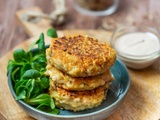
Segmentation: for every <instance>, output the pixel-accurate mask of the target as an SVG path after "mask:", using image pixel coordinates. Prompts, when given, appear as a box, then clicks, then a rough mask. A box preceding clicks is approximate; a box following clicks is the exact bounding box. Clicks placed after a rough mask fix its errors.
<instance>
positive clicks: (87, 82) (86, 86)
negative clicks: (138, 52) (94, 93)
mask: <svg viewBox="0 0 160 120" xmlns="http://www.w3.org/2000/svg"><path fill="white" fill-rule="evenodd" d="M46 68H47V72H46V74H47V75H48V76H50V80H51V81H53V82H54V84H55V85H56V86H58V87H61V88H63V89H66V90H74V91H84V90H92V89H94V88H97V87H99V86H103V85H104V84H105V83H106V82H111V81H112V80H113V77H112V75H111V73H110V70H108V71H107V72H105V73H103V74H101V75H97V76H91V77H71V76H69V75H67V74H65V73H63V72H62V71H61V70H58V69H56V68H55V67H53V66H51V65H50V64H48V65H47V67H46Z"/></svg>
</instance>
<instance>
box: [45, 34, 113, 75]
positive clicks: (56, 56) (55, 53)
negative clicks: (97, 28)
mask: <svg viewBox="0 0 160 120" xmlns="http://www.w3.org/2000/svg"><path fill="white" fill-rule="evenodd" d="M46 54H47V60H48V62H49V63H50V64H51V65H53V66H54V67H56V68H57V69H60V70H62V71H63V72H64V73H66V74H68V75H70V76H72V77H88V76H95V75H100V74H102V73H104V72H106V71H107V70H109V68H110V67H111V66H112V65H113V64H114V62H115V60H116V53H115V51H114V50H113V49H112V48H111V47H110V45H108V44H107V43H100V42H98V40H97V39H94V38H92V37H88V36H82V35H77V36H64V37H59V38H53V39H52V42H51V45H50V47H49V48H48V49H47V50H46Z"/></svg>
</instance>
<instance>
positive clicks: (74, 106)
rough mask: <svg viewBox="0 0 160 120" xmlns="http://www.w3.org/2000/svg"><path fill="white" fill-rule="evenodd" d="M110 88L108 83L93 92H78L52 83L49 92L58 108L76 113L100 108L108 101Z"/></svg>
mask: <svg viewBox="0 0 160 120" xmlns="http://www.w3.org/2000/svg"><path fill="white" fill-rule="evenodd" d="M109 86H110V83H109V82H108V83H106V84H105V85H104V86H101V87H98V88H96V89H93V90H88V91H79V92H77V91H69V90H65V89H63V88H60V87H57V86H55V85H54V83H53V81H51V82H50V89H49V90H50V96H51V97H53V98H54V101H55V104H56V106H57V107H59V108H62V109H66V110H73V111H75V112H76V111H81V110H85V109H89V108H93V107H97V106H99V105H100V104H101V103H102V101H103V100H105V99H106V94H107V91H108V89H109Z"/></svg>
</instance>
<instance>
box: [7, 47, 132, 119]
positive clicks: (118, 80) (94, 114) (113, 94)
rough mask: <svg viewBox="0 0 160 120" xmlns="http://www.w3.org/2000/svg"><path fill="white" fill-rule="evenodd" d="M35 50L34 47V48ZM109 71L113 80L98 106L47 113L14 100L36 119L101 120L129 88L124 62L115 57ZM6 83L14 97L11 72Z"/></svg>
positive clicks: (112, 109) (118, 102)
mask: <svg viewBox="0 0 160 120" xmlns="http://www.w3.org/2000/svg"><path fill="white" fill-rule="evenodd" d="M35 50H36V49H35ZM110 70H111V73H112V75H113V77H114V80H113V81H112V83H111V88H110V90H109V91H108V93H107V98H106V100H104V101H103V102H102V104H101V105H100V106H98V107H95V108H92V109H87V110H83V111H80V112H73V111H68V110H60V114H58V115H53V114H49V113H45V112H42V111H40V110H37V109H35V108H34V107H32V106H30V105H28V104H26V103H25V102H24V101H22V100H15V101H16V102H17V103H18V105H19V106H20V107H21V108H23V109H24V111H25V112H27V113H28V114H29V115H31V116H32V117H34V118H36V119H43V120H68V119H69V120H98V119H99V120H101V119H105V118H106V117H108V116H109V115H111V114H112V113H113V112H115V111H116V110H117V108H118V107H119V106H120V105H121V103H122V102H123V101H124V98H125V96H126V94H127V92H128V90H129V86H130V76H129V73H128V70H127V68H126V66H125V65H124V63H123V62H122V61H121V60H119V59H116V62H115V63H114V66H113V67H111V69H110ZM8 85H9V88H10V91H11V93H12V95H13V97H14V98H16V94H15V92H14V89H13V84H12V81H11V72H9V75H8Z"/></svg>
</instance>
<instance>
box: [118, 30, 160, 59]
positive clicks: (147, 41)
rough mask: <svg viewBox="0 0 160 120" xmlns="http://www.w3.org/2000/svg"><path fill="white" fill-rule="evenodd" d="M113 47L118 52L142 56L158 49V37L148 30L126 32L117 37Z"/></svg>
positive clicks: (159, 48)
mask: <svg viewBox="0 0 160 120" xmlns="http://www.w3.org/2000/svg"><path fill="white" fill-rule="evenodd" d="M115 49H116V50H117V51H119V52H120V53H124V54H128V55H134V56H144V55H149V54H152V53H154V52H156V51H159V50H160V43H159V39H158V38H157V36H156V35H154V34H152V33H150V32H134V33H127V34H124V35H122V36H120V37H119V38H117V40H116V43H115Z"/></svg>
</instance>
